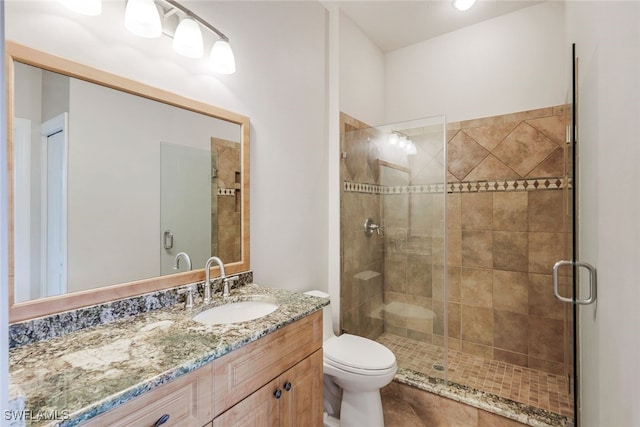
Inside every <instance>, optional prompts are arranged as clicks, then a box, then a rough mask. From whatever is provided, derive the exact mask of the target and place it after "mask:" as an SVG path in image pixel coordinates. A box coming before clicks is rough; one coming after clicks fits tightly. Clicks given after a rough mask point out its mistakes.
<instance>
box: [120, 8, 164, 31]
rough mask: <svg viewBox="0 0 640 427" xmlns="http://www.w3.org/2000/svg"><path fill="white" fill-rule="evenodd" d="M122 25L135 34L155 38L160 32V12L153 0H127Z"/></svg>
mask: <svg viewBox="0 0 640 427" xmlns="http://www.w3.org/2000/svg"><path fill="white" fill-rule="evenodd" d="M124 26H125V28H126V29H127V30H129V31H131V32H132V33H133V34H135V35H136V36H140V37H146V38H150V39H151V38H155V37H160V35H161V34H162V22H161V21H160V13H159V12H158V8H157V7H156V4H155V3H154V2H153V0H128V1H127V7H126V8H125V10H124Z"/></svg>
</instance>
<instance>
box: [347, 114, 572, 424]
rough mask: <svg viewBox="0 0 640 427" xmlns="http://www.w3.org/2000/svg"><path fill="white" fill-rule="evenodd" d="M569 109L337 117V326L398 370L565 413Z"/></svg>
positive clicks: (402, 375)
mask: <svg viewBox="0 0 640 427" xmlns="http://www.w3.org/2000/svg"><path fill="white" fill-rule="evenodd" d="M569 114H570V107H568V106H566V105H560V106H553V107H548V108H542V109H539V110H533V111H526V112H516V113H513V114H508V115H503V116H496V117H489V118H479V119H475V120H469V121H464V122H456V123H446V121H445V118H444V116H438V117H431V118H426V119H422V120H416V121H411V122H405V123H396V124H390V125H385V126H377V127H370V126H367V125H366V124H364V123H362V122H359V121H358V120H357V119H355V118H353V117H350V116H347V115H346V114H342V115H341V127H342V135H341V152H342V165H341V180H342V185H343V188H342V192H341V267H342V270H341V291H340V294H341V313H340V314H341V316H340V320H341V327H342V330H343V331H345V332H349V333H352V334H356V335H361V336H365V337H368V338H371V339H375V340H377V341H379V342H381V343H383V344H385V345H386V346H387V347H389V348H390V349H391V350H392V351H393V352H394V353H395V355H396V358H397V360H398V366H399V371H398V376H397V379H398V380H400V381H402V380H403V379H407V378H410V379H411V381H410V383H411V384H416V383H420V382H422V383H424V384H425V385H429V384H431V385H434V384H435V385H441V384H442V385H444V386H447V385H452V384H457V385H460V386H463V388H465V389H473V390H477V391H478V392H480V393H484V394H486V395H490V396H497V397H499V398H502V399H504V400H505V401H509V402H514V403H515V402H517V403H516V404H515V405H514V406H518V404H524V405H527V406H530V407H533V408H535V409H536V410H539V411H542V412H545V413H549V414H556V415H560V416H563V417H566V418H567V419H570V418H572V417H573V395H572V391H571V389H572V381H573V379H572V375H573V353H574V342H573V341H574V340H573V310H572V307H571V305H569V304H563V303H561V302H559V301H558V300H557V299H555V298H554V296H553V280H552V275H551V272H552V267H553V265H554V263H555V262H556V261H558V260H560V259H573V256H572V253H573V240H572V219H573V213H572V209H573V208H572V203H571V200H572V199H573V198H572V194H571V191H572V189H571V173H572V164H571V157H572V156H571V154H572V153H571V152H570V151H569V148H567V147H569V146H568V145H567V144H566V126H567V124H568V123H569ZM560 273H561V274H560V280H559V285H560V292H561V293H562V294H563V295H571V294H572V292H573V280H572V271H570V269H563V270H561V271H560ZM426 389H428V387H426ZM520 407H521V406H520Z"/></svg>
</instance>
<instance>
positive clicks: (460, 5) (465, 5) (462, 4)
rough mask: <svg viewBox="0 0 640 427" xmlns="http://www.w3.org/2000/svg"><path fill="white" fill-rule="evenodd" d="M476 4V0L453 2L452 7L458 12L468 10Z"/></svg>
mask: <svg viewBox="0 0 640 427" xmlns="http://www.w3.org/2000/svg"><path fill="white" fill-rule="evenodd" d="M474 4H476V0H453V7H455V8H456V9H458V10H462V11H464V10H469V9H471V7H472V6H473V5H474Z"/></svg>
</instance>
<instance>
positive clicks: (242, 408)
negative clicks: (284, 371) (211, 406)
mask: <svg viewBox="0 0 640 427" xmlns="http://www.w3.org/2000/svg"><path fill="white" fill-rule="evenodd" d="M278 384H279V380H278V379H275V380H273V381H271V382H270V383H268V384H267V385H265V386H264V387H262V388H261V389H259V390H258V391H256V392H255V393H253V394H251V395H249V396H248V397H247V398H245V399H244V400H242V401H241V402H239V403H237V404H236V405H235V406H233V407H231V408H229V409H228V410H227V411H226V412H224V413H222V414H220V415H219V416H218V417H216V418H215V419H214V420H213V427H230V426H233V427H256V426H260V427H278V426H279V423H278V419H279V414H278V412H279V407H278V405H279V403H280V400H282V398H280V399H277V398H276V396H275V394H274V393H275V392H276V390H277V389H278Z"/></svg>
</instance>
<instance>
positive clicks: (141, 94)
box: [6, 41, 250, 322]
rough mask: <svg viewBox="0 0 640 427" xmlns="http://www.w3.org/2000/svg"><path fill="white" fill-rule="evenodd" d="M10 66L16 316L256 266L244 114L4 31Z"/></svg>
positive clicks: (13, 308)
mask: <svg viewBox="0 0 640 427" xmlns="http://www.w3.org/2000/svg"><path fill="white" fill-rule="evenodd" d="M6 76H7V112H8V118H7V128H8V150H9V153H8V159H9V165H8V166H9V167H8V169H9V175H10V179H9V182H10V188H9V210H10V212H9V228H10V230H9V247H10V249H11V250H10V254H9V286H10V295H9V299H10V300H9V307H10V308H9V313H10V322H17V321H22V320H26V319H31V318H35V317H40V316H44V315H48V314H52V313H57V312H62V311H67V310H70V309H74V308H79V307H86V306H90V305H94V304H99V303H104V302H107V301H112V300H116V299H121V298H126V297H131V296H135V295H141V294H143V293H147V292H152V291H155V290H161V289H167V288H171V287H175V286H179V285H183V284H188V283H193V282H197V281H202V280H204V270H203V267H204V263H205V261H206V259H207V258H209V257H210V256H212V255H216V256H218V257H220V258H221V259H222V260H223V261H224V263H225V270H226V272H227V274H233V273H239V272H242V271H248V270H249V269H250V263H249V259H250V258H249V254H250V251H249V201H250V195H249V177H250V174H249V134H250V122H249V118H248V117H246V116H243V115H240V114H237V113H234V112H231V111H227V110H224V109H221V108H218V107H215V106H211V105H207V104H204V103H202V102H199V101H195V100H192V99H188V98H185V97H182V96H180V95H176V94H173V93H170V92H167V91H164V90H160V89H157V88H154V87H151V86H148V85H145V84H143V83H139V82H135V81H132V80H129V79H126V78H123V77H120V76H117V75H114V74H110V73H107V72H103V71H101V70H98V69H95V68H92V67H89V66H86V65H83V64H79V63H76V62H72V61H69V60H66V59H64V58H60V57H57V56H54V55H51V54H48V53H45V52H41V51H38V50H35V49H32V48H29V47H26V46H22V45H19V44H16V43H13V42H10V41H7V43H6ZM180 252H185V253H187V254H188V255H189V257H190V259H191V263H192V267H193V269H192V270H188V269H187V268H186V266H187V263H186V262H185V259H184V258H182V259H181V260H180V263H179V270H175V269H174V266H175V260H176V256H177V255H178V253H180ZM213 274H215V271H214V272H213Z"/></svg>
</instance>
